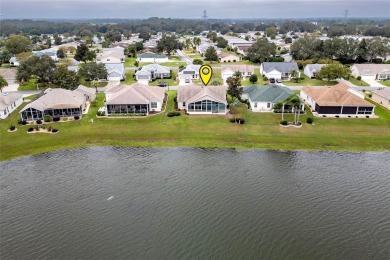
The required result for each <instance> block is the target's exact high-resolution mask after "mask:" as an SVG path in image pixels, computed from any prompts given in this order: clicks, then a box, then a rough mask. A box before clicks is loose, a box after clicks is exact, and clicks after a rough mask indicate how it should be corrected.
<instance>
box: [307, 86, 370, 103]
mask: <svg viewBox="0 0 390 260" xmlns="http://www.w3.org/2000/svg"><path fill="white" fill-rule="evenodd" d="M348 89H349V87H348V86H347V85H344V84H342V83H339V84H337V85H335V86H323V87H312V86H305V87H303V88H302V91H303V92H305V93H306V94H307V95H308V96H309V97H311V98H312V99H313V100H314V101H315V102H316V103H317V104H318V105H320V106H364V107H374V105H372V104H371V103H370V102H368V101H366V100H364V99H362V98H360V97H358V96H357V95H355V94H353V93H351V92H349V90H348Z"/></svg>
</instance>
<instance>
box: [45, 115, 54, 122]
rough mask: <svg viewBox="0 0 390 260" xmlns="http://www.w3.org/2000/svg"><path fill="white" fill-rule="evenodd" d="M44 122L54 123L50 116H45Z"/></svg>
mask: <svg viewBox="0 0 390 260" xmlns="http://www.w3.org/2000/svg"><path fill="white" fill-rule="evenodd" d="M43 121H45V122H51V121H53V118H52V117H51V116H50V115H45V116H44V117H43Z"/></svg>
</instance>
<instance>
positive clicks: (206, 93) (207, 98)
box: [177, 85, 228, 115]
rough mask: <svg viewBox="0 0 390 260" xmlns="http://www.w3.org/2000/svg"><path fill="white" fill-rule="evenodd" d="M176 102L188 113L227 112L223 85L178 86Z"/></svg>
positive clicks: (209, 113)
mask: <svg viewBox="0 0 390 260" xmlns="http://www.w3.org/2000/svg"><path fill="white" fill-rule="evenodd" d="M177 104H178V108H179V109H181V110H186V112H187V113H188V114H190V115H225V114H226V113H227V112H228V108H227V101H226V88H225V87H223V86H212V87H201V86H195V85H194V86H179V88H178V94H177Z"/></svg>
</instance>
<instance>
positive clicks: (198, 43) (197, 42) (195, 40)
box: [192, 37, 202, 46]
mask: <svg viewBox="0 0 390 260" xmlns="http://www.w3.org/2000/svg"><path fill="white" fill-rule="evenodd" d="M192 41H193V43H194V45H195V46H199V45H200V43H201V42H202V40H201V39H200V38H198V37H194V39H193V40H192Z"/></svg>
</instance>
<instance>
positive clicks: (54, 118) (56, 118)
mask: <svg viewBox="0 0 390 260" xmlns="http://www.w3.org/2000/svg"><path fill="white" fill-rule="evenodd" d="M60 119H61V118H59V117H53V121H54V122H58V121H60Z"/></svg>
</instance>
